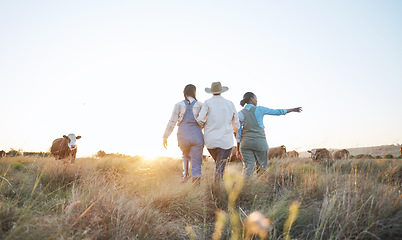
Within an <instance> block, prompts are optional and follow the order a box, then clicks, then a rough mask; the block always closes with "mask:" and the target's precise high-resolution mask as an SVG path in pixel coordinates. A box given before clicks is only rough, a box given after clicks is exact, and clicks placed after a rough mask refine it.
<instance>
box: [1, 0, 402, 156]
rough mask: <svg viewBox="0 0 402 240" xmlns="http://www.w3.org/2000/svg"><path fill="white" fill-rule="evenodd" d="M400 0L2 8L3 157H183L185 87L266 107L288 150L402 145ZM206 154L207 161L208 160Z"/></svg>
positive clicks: (270, 126)
mask: <svg viewBox="0 0 402 240" xmlns="http://www.w3.org/2000/svg"><path fill="white" fill-rule="evenodd" d="M401 12H402V2H401V1H391V0H390V1H380V0H378V1H370V0H360V1H318V0H317V1H313V0H310V1H269V0H265V1H258V0H257V1H237V0H235V1H209V0H205V1H187V0H186V1H185V0H183V1H156V0H151V1H134V0H132V1H128V0H126V1H122V0H116V1H75V0H72V1H26V0H21V1H5V0H2V1H0V83H1V90H2V91H1V93H0V109H1V113H0V149H4V150H5V151H8V150H10V148H13V149H22V150H23V151H36V152H39V151H49V148H50V146H51V143H52V141H53V140H54V139H56V138H59V137H62V136H63V135H68V134H69V133H75V134H76V135H80V136H82V138H81V139H79V140H78V141H77V145H78V153H77V156H78V157H87V156H92V155H94V154H96V153H97V152H98V151H99V150H102V151H105V152H107V153H122V154H127V155H132V156H134V155H141V156H147V157H150V158H152V157H158V156H170V157H175V156H180V155H181V152H180V150H179V148H178V146H177V139H176V132H177V127H176V128H175V130H174V132H173V133H172V135H171V136H170V137H169V139H168V149H164V148H163V144H162V136H163V133H164V131H165V128H166V124H167V122H168V120H169V118H170V116H171V113H172V110H173V107H174V104H175V103H177V102H179V101H182V100H183V89H184V86H185V85H187V84H189V83H191V84H194V85H195V86H196V87H197V99H198V100H199V101H201V102H203V101H205V100H206V99H208V98H210V97H211V95H210V94H207V93H206V92H205V91H204V89H205V88H206V87H210V86H211V83H212V82H216V81H219V82H221V83H222V85H224V86H227V87H229V91H227V92H225V93H223V94H222V96H223V97H225V98H226V99H228V100H230V101H232V102H233V103H234V104H235V106H236V109H237V110H238V111H240V110H241V109H242V107H241V106H240V104H239V103H240V100H241V99H242V97H243V94H244V93H245V92H248V91H251V92H254V93H255V94H256V96H257V97H258V104H259V105H261V106H265V107H268V108H272V109H286V108H293V107H302V108H303V112H301V113H289V114H287V115H285V116H265V118H264V125H265V132H266V135H267V141H268V145H269V146H270V147H275V146H279V145H285V146H286V147H287V150H288V151H290V150H293V149H295V150H297V151H306V150H308V149H311V148H318V147H326V148H352V147H365V146H378V145H388V144H400V143H402V139H401V138H402V125H401V123H402V111H401V107H400V106H401V103H402V93H401V89H402V64H401V63H402V31H401V26H402V15H401V14H400V13H401ZM205 154H207V153H206V150H205Z"/></svg>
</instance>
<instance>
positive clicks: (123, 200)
mask: <svg viewBox="0 0 402 240" xmlns="http://www.w3.org/2000/svg"><path fill="white" fill-rule="evenodd" d="M229 166H230V167H232V168H235V169H237V170H239V171H241V168H242V166H241V164H240V163H230V164H229ZM181 171H182V169H181V159H174V158H159V159H155V160H154V161H146V160H143V159H141V158H140V157H116V156H106V157H104V158H78V159H77V161H76V163H75V164H73V165H71V166H68V167H65V166H64V165H63V164H62V163H61V162H60V161H56V160H54V158H52V157H49V158H46V157H22V156H20V157H13V158H12V157H6V158H2V159H1V161H0V229H1V231H0V238H1V239H212V237H213V234H214V230H215V227H216V225H215V223H216V213H217V211H224V212H229V210H230V209H229V208H230V207H229V206H230V204H229V198H228V195H227V192H226V191H225V187H224V185H223V183H222V182H221V183H219V184H216V183H215V182H214V180H213V172H214V163H213V162H212V161H208V162H205V163H204V164H203V177H202V181H201V184H200V186H199V187H197V186H196V185H194V184H193V183H192V182H187V183H184V184H183V183H180V180H181ZM401 183H402V160H401V159H351V160H346V161H337V162H335V163H333V164H323V163H315V162H312V161H311V160H310V159H308V158H300V159H282V160H273V161H270V163H269V167H268V170H267V171H266V172H265V173H264V174H262V175H261V176H253V177H252V178H250V179H249V180H246V181H244V186H243V187H242V189H241V191H240V193H239V195H238V198H237V200H236V201H235V203H234V207H233V209H234V210H233V211H234V212H235V213H236V214H238V216H239V219H240V222H241V224H240V225H239V226H236V229H235V230H236V231H238V232H239V234H240V238H244V236H245V235H244V234H245V229H244V228H243V223H244V221H245V219H246V217H247V216H249V215H250V214H251V213H253V212H255V211H258V212H260V213H262V214H263V215H264V216H265V217H266V218H268V219H269V220H270V222H271V225H270V231H269V232H268V237H269V239H397V238H401V237H402V225H401V223H402V194H401V192H400V191H401V186H402V184H401ZM294 202H297V203H299V205H298V214H297V217H296V218H295V219H294V223H293V224H292V225H291V228H285V225H286V223H287V221H288V219H289V211H290V210H289V209H290V207H291V205H292V203H294ZM232 225H233V224H232V223H231V221H230V220H229V219H226V221H225V224H224V226H223V230H222V233H221V234H222V235H221V238H220V239H229V238H230V237H231V236H232V234H233V232H234V229H233V228H234V227H233V226H232ZM286 229H287V230H286ZM287 232H288V233H287ZM255 239H258V238H255Z"/></svg>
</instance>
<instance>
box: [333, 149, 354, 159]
mask: <svg viewBox="0 0 402 240" xmlns="http://www.w3.org/2000/svg"><path fill="white" fill-rule="evenodd" d="M349 154H350V153H349V151H348V150H346V149H340V150H335V151H333V152H332V160H334V161H335V160H338V159H340V160H348V159H349Z"/></svg>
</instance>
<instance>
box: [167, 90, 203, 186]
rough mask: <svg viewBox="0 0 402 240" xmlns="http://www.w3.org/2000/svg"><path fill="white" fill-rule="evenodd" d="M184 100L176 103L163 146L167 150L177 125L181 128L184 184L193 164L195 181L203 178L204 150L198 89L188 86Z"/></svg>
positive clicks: (179, 129) (178, 136) (192, 170)
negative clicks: (198, 117)
mask: <svg viewBox="0 0 402 240" xmlns="http://www.w3.org/2000/svg"><path fill="white" fill-rule="evenodd" d="M183 94H184V100H183V101H180V102H178V103H176V105H175V106H174V109H173V113H172V116H171V117H170V120H169V122H168V124H167V126H166V130H165V134H164V135H163V146H164V147H165V148H167V139H168V137H169V135H170V134H171V133H172V131H173V129H174V127H175V125H176V123H177V125H178V126H179V128H178V131H177V141H178V143H179V147H180V149H181V150H182V152H183V182H185V181H187V179H188V177H189V172H188V166H189V163H191V173H192V178H193V181H195V182H198V183H199V180H200V178H201V175H202V173H201V165H202V151H203V148H204V136H203V134H202V131H201V127H200V126H199V125H198V123H197V121H196V120H195V118H196V117H197V116H198V114H199V112H200V110H201V107H202V103H201V102H198V101H197V99H196V97H195V96H196V87H195V86H194V85H192V84H188V85H187V86H186V87H185V88H184V91H183Z"/></svg>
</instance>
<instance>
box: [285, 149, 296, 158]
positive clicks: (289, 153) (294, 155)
mask: <svg viewBox="0 0 402 240" xmlns="http://www.w3.org/2000/svg"><path fill="white" fill-rule="evenodd" d="M287 154H288V157H291V158H298V157H299V153H298V152H296V151H295V150H293V151H290V152H287Z"/></svg>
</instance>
